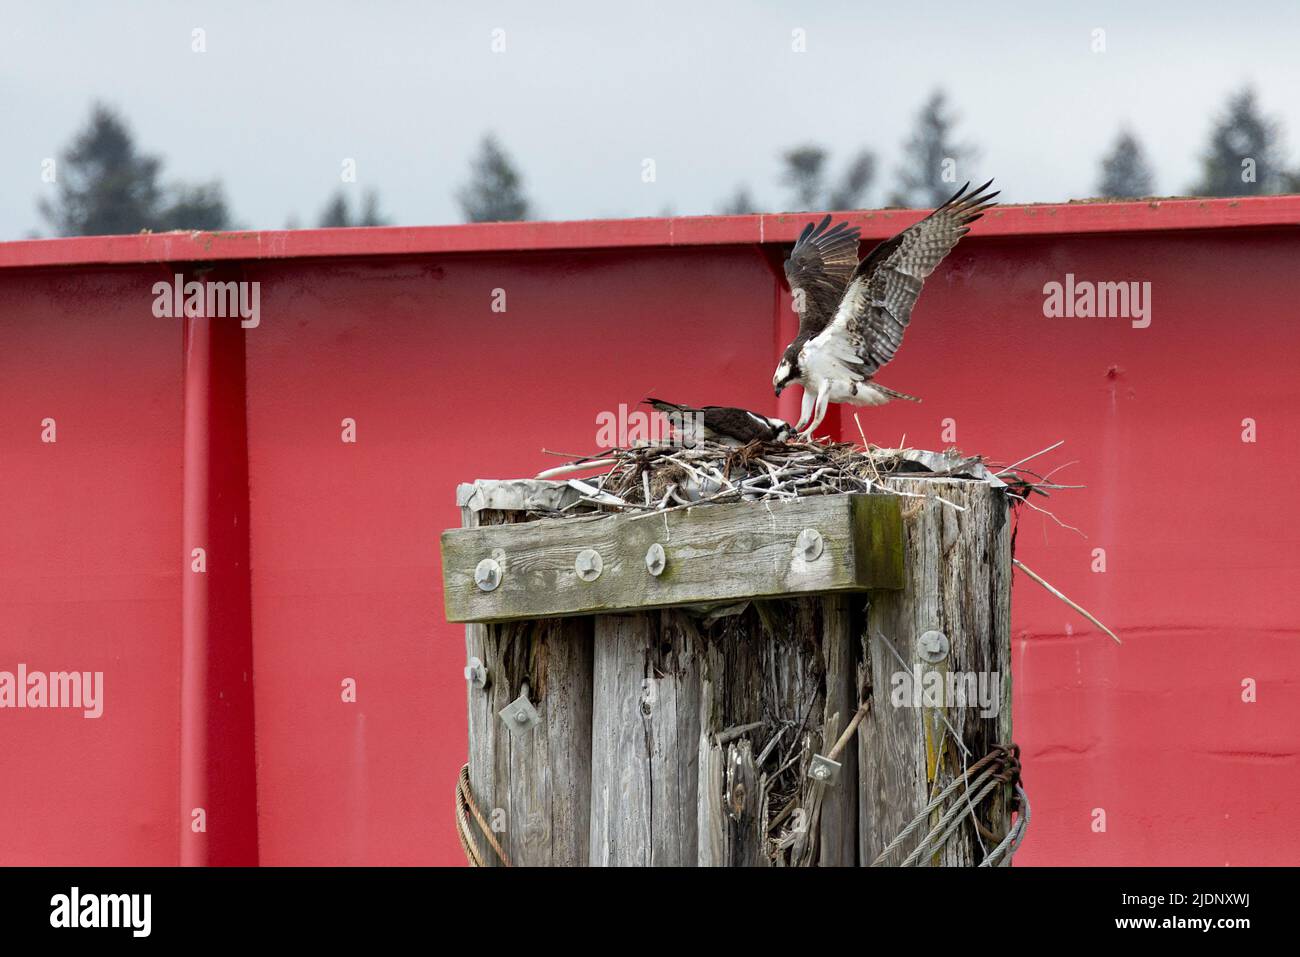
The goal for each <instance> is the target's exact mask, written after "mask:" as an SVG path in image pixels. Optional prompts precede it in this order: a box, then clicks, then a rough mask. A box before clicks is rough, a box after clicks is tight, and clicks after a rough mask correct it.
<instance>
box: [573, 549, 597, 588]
mask: <svg viewBox="0 0 1300 957" xmlns="http://www.w3.org/2000/svg"><path fill="white" fill-rule="evenodd" d="M573 567H574V570H575V571H577V573H578V577H579V578H581V579H582V580H583V581H585V582H594V581H595V580H596V579H597V578H599V577H600V573H601V571H602V570H603V569H604V567H605V562H604V560H603V559H602V558H601V557H600V552H598V551H596V550H595V549H594V548H584V549H583V550H582V551H580V552H578V557H577V558H575V559H574V560H573Z"/></svg>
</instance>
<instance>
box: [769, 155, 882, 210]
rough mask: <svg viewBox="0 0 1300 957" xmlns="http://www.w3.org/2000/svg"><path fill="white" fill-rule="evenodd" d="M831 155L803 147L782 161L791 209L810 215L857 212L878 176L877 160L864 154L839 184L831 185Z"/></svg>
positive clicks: (783, 178)
mask: <svg viewBox="0 0 1300 957" xmlns="http://www.w3.org/2000/svg"><path fill="white" fill-rule="evenodd" d="M829 158H830V154H829V153H828V152H827V151H826V150H825V149H823V148H822V147H820V146H813V145H808V146H799V147H796V148H794V149H792V150H787V151H786V152H785V153H784V154H783V155H782V157H781V160H782V162H783V163H784V164H785V169H784V170H783V171H782V174H781V182H782V183H784V184H785V185H786V186H788V187H789V188H790V189H791V191H792V197H791V202H792V206H791V209H792V210H793V211H795V212H807V211H809V210H820V209H826V210H830V209H857V208H858V207H859V206H861V205H862V201H863V197H864V196H865V194H866V192H867V188H868V187H869V186H870V185H871V181H872V179H873V178H874V177H875V174H876V158H875V157H874V156H873V155H872V154H871V153H870V152H868V151H867V150H862V151H861V152H859V153H858V154H857V155H856V156H855V157H854V158H853V161H852V162H851V163H850V164H849V166H848V169H846V170H845V171H844V175H843V176H842V177H841V178H840V180H839V182H838V183H837V184H836V185H834V186H830V185H827V183H826V179H827V175H828V174H827V169H826V167H827V160H828V159H829Z"/></svg>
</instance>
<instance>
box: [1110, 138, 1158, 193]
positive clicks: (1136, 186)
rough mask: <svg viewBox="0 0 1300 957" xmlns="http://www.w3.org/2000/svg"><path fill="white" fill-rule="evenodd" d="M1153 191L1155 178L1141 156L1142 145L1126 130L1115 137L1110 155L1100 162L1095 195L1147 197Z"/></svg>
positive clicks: (1144, 157)
mask: <svg viewBox="0 0 1300 957" xmlns="http://www.w3.org/2000/svg"><path fill="white" fill-rule="evenodd" d="M1154 192H1155V178H1154V177H1153V176H1152V174H1151V167H1150V166H1149V165H1148V164H1147V161H1146V156H1145V155H1143V152H1142V145H1141V144H1140V143H1139V142H1138V141H1137V137H1135V136H1134V135H1133V134H1132V133H1130V132H1128V131H1127V130H1125V131H1124V132H1122V133H1120V134H1119V136H1118V137H1116V138H1115V145H1114V146H1113V147H1112V148H1111V151H1110V153H1109V155H1107V156H1106V157H1104V158H1103V159H1102V161H1101V182H1100V183H1098V184H1097V195H1098V196H1105V197H1115V198H1120V197H1134V196H1150V195H1152V194H1153V193H1154Z"/></svg>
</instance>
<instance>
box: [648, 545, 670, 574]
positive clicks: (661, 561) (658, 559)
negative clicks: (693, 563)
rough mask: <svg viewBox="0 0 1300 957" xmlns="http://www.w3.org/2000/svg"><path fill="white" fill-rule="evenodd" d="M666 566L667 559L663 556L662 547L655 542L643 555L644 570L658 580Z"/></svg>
mask: <svg viewBox="0 0 1300 957" xmlns="http://www.w3.org/2000/svg"><path fill="white" fill-rule="evenodd" d="M667 564H668V557H667V556H666V555H665V554H664V547H663V546H662V545H660V544H659V543H658V542H655V543H654V544H653V545H651V546H650V547H649V548H647V549H646V553H645V568H646V571H648V572H649V573H650V574H651V575H654V576H655V577H656V578H658V577H659V576H660V575H662V574H663V573H664V568H665V567H666V566H667Z"/></svg>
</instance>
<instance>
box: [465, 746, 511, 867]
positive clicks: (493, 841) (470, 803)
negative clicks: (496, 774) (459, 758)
mask: <svg viewBox="0 0 1300 957" xmlns="http://www.w3.org/2000/svg"><path fill="white" fill-rule="evenodd" d="M466 811H469V813H470V814H472V815H473V817H474V823H475V824H477V825H478V829H479V831H480V832H481V833H482V835H483V837H484V838H486V839H487V843H488V846H489V847H490V848H491V849H492V851H493V852H494V853H495V854H496V856H497V860H499V861H500V862H501V864H502V865H503V866H504V867H511V866H513V865H511V863H510V858H509V857H507V856H506V852H505V851H504V850H503V849H502V847H501V843H500V842H499V841H498V840H497V838H496V835H495V834H493V833H492V827H491V826H490V825H489V824H488V822H487V819H486V818H485V817H483V812H482V811H480V810H479V807H478V805H477V804H476V803H475V802H474V795H473V793H472V792H471V791H470V787H469V765H468V764H466V765H465V766H463V767H462V768H461V769H460V774H459V775H458V776H457V777H456V836H457V837H458V838H460V848H461V850H462V851H464V852H465V859H466V860H468V861H469V865H470V867H483V866H484V863H483V852H482V851H480V850H479V848H478V845H477V843H476V842H475V839H474V832H473V831H471V830H470V826H469V818H468V817H467V816H466V814H465V812H466Z"/></svg>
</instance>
